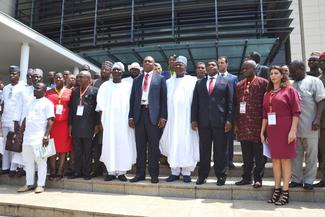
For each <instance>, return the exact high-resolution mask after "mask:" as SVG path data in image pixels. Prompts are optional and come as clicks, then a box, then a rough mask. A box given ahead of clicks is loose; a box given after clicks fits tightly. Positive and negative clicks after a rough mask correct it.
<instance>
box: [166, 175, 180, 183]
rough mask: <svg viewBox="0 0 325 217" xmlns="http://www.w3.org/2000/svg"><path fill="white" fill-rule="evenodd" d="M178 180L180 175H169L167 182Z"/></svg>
mask: <svg viewBox="0 0 325 217" xmlns="http://www.w3.org/2000/svg"><path fill="white" fill-rule="evenodd" d="M177 180H179V176H175V175H170V176H168V178H167V179H166V182H173V181H177Z"/></svg>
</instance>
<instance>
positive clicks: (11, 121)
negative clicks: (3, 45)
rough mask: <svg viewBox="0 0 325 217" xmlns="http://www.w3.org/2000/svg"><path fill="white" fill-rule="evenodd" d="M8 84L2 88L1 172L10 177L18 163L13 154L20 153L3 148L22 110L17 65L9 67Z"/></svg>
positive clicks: (16, 129) (13, 130)
mask: <svg viewBox="0 0 325 217" xmlns="http://www.w3.org/2000/svg"><path fill="white" fill-rule="evenodd" d="M9 76H10V77H9V80H10V84H8V85H6V86H5V87H4V88H3V113H2V131H3V138H4V139H3V144H4V146H3V150H1V153H2V154H3V155H2V174H7V173H9V176H10V177H13V176H15V175H16V170H17V168H18V164H17V163H15V162H14V161H13V158H14V156H15V155H17V156H21V154H20V153H16V152H12V151H7V150H5V144H6V141H7V135H8V133H9V132H17V131H18V129H19V122H20V120H21V116H22V111H23V92H24V84H23V83H20V82H19V77H20V69H19V67H18V66H10V67H9Z"/></svg>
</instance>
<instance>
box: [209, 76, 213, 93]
mask: <svg viewBox="0 0 325 217" xmlns="http://www.w3.org/2000/svg"><path fill="white" fill-rule="evenodd" d="M213 79H214V77H211V78H210V83H209V94H210V95H212V92H213V88H214V85H213Z"/></svg>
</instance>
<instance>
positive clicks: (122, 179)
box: [117, 175, 128, 182]
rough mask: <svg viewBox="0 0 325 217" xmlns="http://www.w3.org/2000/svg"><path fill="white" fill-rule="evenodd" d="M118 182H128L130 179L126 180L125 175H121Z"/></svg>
mask: <svg viewBox="0 0 325 217" xmlns="http://www.w3.org/2000/svg"><path fill="white" fill-rule="evenodd" d="M117 178H118V180H120V181H121V182H126V181H127V180H128V179H127V178H126V176H125V175H119V176H118V177H117Z"/></svg>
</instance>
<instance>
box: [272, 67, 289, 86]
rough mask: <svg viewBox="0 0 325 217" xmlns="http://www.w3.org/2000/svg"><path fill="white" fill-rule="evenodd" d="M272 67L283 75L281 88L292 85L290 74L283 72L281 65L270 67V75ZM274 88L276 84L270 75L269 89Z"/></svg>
mask: <svg viewBox="0 0 325 217" xmlns="http://www.w3.org/2000/svg"><path fill="white" fill-rule="evenodd" d="M272 69H275V70H278V71H279V72H280V73H281V75H282V76H283V77H282V78H281V83H280V88H285V87H287V86H289V85H290V82H289V78H288V76H287V75H286V74H284V73H283V70H282V68H281V67H280V66H277V65H273V66H271V67H270V68H269V75H270V73H271V70H272ZM273 89H274V85H273V82H272V81H271V79H270V76H269V84H268V85H267V91H272V90H273Z"/></svg>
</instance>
